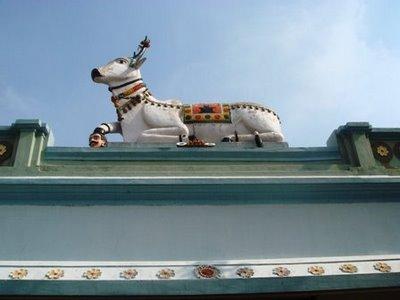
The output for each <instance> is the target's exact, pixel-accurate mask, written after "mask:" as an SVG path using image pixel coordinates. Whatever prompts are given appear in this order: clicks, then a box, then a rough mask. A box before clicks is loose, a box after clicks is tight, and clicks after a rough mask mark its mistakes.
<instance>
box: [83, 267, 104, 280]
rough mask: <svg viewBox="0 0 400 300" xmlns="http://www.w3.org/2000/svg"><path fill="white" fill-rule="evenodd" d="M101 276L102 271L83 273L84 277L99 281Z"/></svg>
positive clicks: (92, 270)
mask: <svg viewBox="0 0 400 300" xmlns="http://www.w3.org/2000/svg"><path fill="white" fill-rule="evenodd" d="M100 276H101V271H100V269H90V270H87V271H86V272H85V273H83V277H85V278H86V279H97V278H99V277H100Z"/></svg>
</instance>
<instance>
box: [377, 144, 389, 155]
mask: <svg viewBox="0 0 400 300" xmlns="http://www.w3.org/2000/svg"><path fill="white" fill-rule="evenodd" d="M376 152H377V153H378V154H379V155H380V156H388V154H389V150H388V149H387V148H386V147H385V146H382V145H380V146H378V147H377V148H376Z"/></svg>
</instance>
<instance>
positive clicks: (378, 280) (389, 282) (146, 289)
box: [0, 273, 400, 296]
mask: <svg viewBox="0 0 400 300" xmlns="http://www.w3.org/2000/svg"><path fill="white" fill-rule="evenodd" d="M399 282H400V274H399V273H392V274H368V275H340V276H320V277H312V276H307V277H293V278H290V277H288V278H255V279H208V280H207V279H205V280H204V279H203V280H201V279H198V280H154V281H135V280H129V281H128V280H127V281H96V280H92V281H89V280H87V281H50V280H46V281H45V280H36V281H33V280H32V281H30V280H6V281H0V295H31V296H33V295H40V296H50V295H51V296H56V295H59V296H67V295H70V296H74V295H81V296H89V295H93V296H96V295H132V296H151V295H152V296H155V295H163V296H167V295H169V296H172V295H212V294H219V295H221V294H222V295H224V294H225V295H229V294H256V293H278V292H286V293H287V292H311V291H328V290H346V289H365V288H392V287H398V286H399Z"/></svg>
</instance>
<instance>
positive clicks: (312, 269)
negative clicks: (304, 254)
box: [308, 266, 325, 275]
mask: <svg viewBox="0 0 400 300" xmlns="http://www.w3.org/2000/svg"><path fill="white" fill-rule="evenodd" d="M308 273H310V274H312V275H322V274H324V273H325V270H324V268H323V267H321V266H311V267H309V268H308Z"/></svg>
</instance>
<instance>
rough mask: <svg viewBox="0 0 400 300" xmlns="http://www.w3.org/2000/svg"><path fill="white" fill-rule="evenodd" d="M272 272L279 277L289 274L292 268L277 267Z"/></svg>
mask: <svg viewBox="0 0 400 300" xmlns="http://www.w3.org/2000/svg"><path fill="white" fill-rule="evenodd" d="M272 273H273V274H275V275H276V276H279V277H286V276H289V274H290V270H289V269H287V268H284V267H277V268H275V269H273V270H272Z"/></svg>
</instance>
